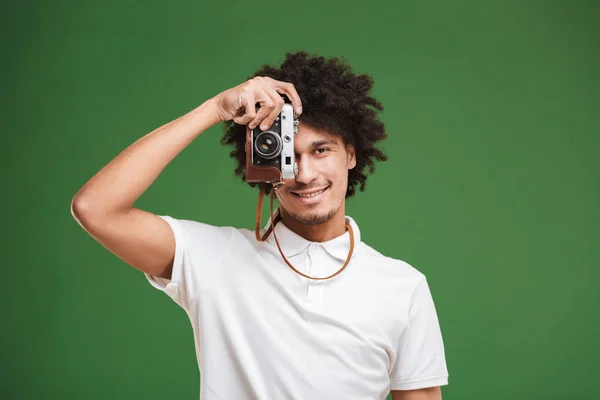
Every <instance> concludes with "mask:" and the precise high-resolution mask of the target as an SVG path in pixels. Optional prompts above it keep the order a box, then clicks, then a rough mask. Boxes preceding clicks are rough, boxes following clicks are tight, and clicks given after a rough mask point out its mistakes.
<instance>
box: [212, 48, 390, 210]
mask: <svg viewBox="0 0 600 400" xmlns="http://www.w3.org/2000/svg"><path fill="white" fill-rule="evenodd" d="M256 76H265V77H271V78H273V79H276V80H279V81H284V82H291V83H293V84H294V87H295V88H296V91H297V92H298V95H299V96H300V99H301V101H302V110H303V111H302V114H301V115H300V117H299V119H300V120H301V121H302V123H303V124H306V125H308V126H310V127H311V128H313V129H315V130H318V131H323V132H327V133H330V134H333V135H335V136H338V137H340V138H341V139H342V141H343V142H344V144H345V145H347V144H351V145H353V146H354V148H355V151H356V166H355V167H354V168H353V169H351V170H349V171H348V190H347V191H346V198H349V197H351V196H353V195H354V194H355V192H356V185H358V184H360V191H361V192H363V191H364V190H365V185H366V181H367V170H368V172H369V173H373V172H374V171H375V161H386V160H387V156H386V155H385V154H384V153H383V151H381V150H379V149H377V148H376V147H375V144H376V143H377V142H379V141H381V140H383V139H385V138H386V137H387V135H386V133H385V128H384V124H383V122H381V121H380V120H379V119H378V115H377V112H378V111H383V105H382V104H381V103H380V102H379V101H377V100H376V99H375V98H373V97H371V96H370V95H369V92H370V91H371V89H372V88H373V79H372V78H371V77H370V76H369V75H366V74H362V75H356V74H355V73H353V72H352V68H351V66H350V65H349V64H348V62H347V60H346V59H345V58H343V57H342V58H338V57H332V58H329V59H326V58H325V57H322V56H318V55H309V54H308V53H306V52H304V51H301V52H297V53H286V57H285V60H284V61H283V63H282V64H281V66H280V67H279V68H277V67H274V66H271V65H267V64H265V65H263V66H262V67H261V68H260V69H259V70H258V71H256V72H255V73H254V74H253V75H252V76H250V77H249V78H248V79H252V78H253V77H256ZM245 130H246V127H245V126H244V125H239V124H237V123H235V122H233V121H231V120H230V121H225V134H224V136H223V137H222V138H221V144H222V145H232V146H233V150H232V151H231V152H230V153H229V155H230V156H231V157H232V158H234V159H235V160H236V161H237V167H236V169H235V172H234V173H235V175H237V176H239V177H240V178H241V179H242V180H244V181H245V167H246V165H245V163H246V152H245V148H244V146H245V142H246V136H245ZM249 184H250V186H255V184H254V183H249Z"/></svg>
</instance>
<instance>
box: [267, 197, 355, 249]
mask: <svg viewBox="0 0 600 400" xmlns="http://www.w3.org/2000/svg"><path fill="white" fill-rule="evenodd" d="M273 214H274V217H275V218H276V217H277V215H278V214H279V208H277V209H276V210H275V212H274V213H273ZM345 219H346V221H348V222H349V223H350V226H351V227H352V232H353V233H354V251H353V256H354V254H356V253H357V251H358V249H359V248H360V246H359V245H360V229H359V228H358V225H357V224H356V222H354V219H352V218H351V217H349V216H347V215H346V216H345ZM270 226H271V218H270V217H269V221H268V222H267V224H266V225H265V228H264V229H263V231H262V232H261V234H264V232H265V231H266V230H267V229H268V228H269V227H270ZM275 234H276V235H277V239H278V240H279V244H280V245H281V250H282V251H283V254H284V255H285V256H286V257H292V256H295V255H296V254H298V253H300V252H301V251H303V250H304V249H305V248H306V247H308V246H309V245H310V244H311V243H316V244H320V245H322V246H323V248H324V249H325V250H326V251H327V252H328V253H329V254H331V255H332V256H333V257H335V258H337V259H339V260H342V261H346V258H348V252H349V251H350V232H348V231H346V232H345V233H344V234H343V235H341V236H338V237H336V238H333V239H331V240H328V241H327V242H311V241H309V240H306V239H304V238H303V237H302V236H300V235H298V234H296V233H295V232H293V231H292V230H290V229H289V228H288V227H287V226H285V224H284V223H283V222H281V221H279V222H278V223H277V224H276V225H275ZM267 242H268V243H269V244H270V245H272V246H273V247H274V248H275V249H277V243H275V238H274V237H273V233H271V234H270V235H269V237H268V238H267Z"/></svg>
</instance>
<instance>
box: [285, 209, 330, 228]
mask: <svg viewBox="0 0 600 400" xmlns="http://www.w3.org/2000/svg"><path fill="white" fill-rule="evenodd" d="M286 212H287V213H288V214H289V215H290V217H292V218H293V219H295V220H296V221H298V222H300V223H301V224H303V225H320V224H324V223H325V222H327V221H329V220H330V219H331V218H333V216H334V215H335V212H336V210H331V211H329V212H310V211H305V212H302V213H295V212H289V211H286Z"/></svg>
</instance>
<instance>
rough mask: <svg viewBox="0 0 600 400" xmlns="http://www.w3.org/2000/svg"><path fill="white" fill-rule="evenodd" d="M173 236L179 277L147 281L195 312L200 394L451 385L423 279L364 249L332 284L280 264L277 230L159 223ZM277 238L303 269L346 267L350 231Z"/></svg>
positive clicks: (287, 233) (338, 393)
mask: <svg viewBox="0 0 600 400" xmlns="http://www.w3.org/2000/svg"><path fill="white" fill-rule="evenodd" d="M161 218H163V219H164V220H165V221H167V222H168V223H169V225H170V226H171V228H172V229H173V232H174V234H175V240H176V250H175V260H174V265H173V274H172V279H171V280H166V279H162V278H158V277H154V276H151V275H148V274H145V275H146V278H147V279H148V280H149V282H150V283H151V284H152V285H153V286H154V287H155V288H157V289H159V290H162V291H164V292H165V293H167V294H168V295H169V296H170V297H171V298H172V299H173V300H174V301H175V302H176V303H177V304H178V305H179V306H181V307H182V308H183V309H185V311H186V312H187V314H188V316H189V318H190V321H191V323H192V326H193V330H194V340H195V347H196V356H197V359H198V365H199V370H200V399H201V400H222V399H260V400H263V399H264V400H271V399H273V400H284V399H285V400H287V399H298V400H307V399H309V400H320V399H323V400H331V399H344V400H359V399H361V400H363V399H364V400H373V399H385V398H386V396H387V395H388V393H389V391H390V390H409V389H419V388H425V387H432V386H441V385H447V384H448V371H447V368H446V361H445V356H444V345H443V342H442V335H441V332H440V327H439V323H438V318H437V314H436V310H435V307H434V303H433V300H432V297H431V294H430V291H429V287H428V285H427V281H426V278H425V276H424V275H423V274H422V273H421V272H419V271H417V270H416V269H415V268H413V267H411V266H410V265H409V264H407V263H405V262H403V261H399V260H395V259H392V258H389V257H386V256H383V255H381V254H380V253H378V252H377V251H375V250H374V249H373V248H371V247H369V246H368V245H367V244H365V243H362V242H361V239H360V231H359V228H358V226H357V225H356V223H355V222H354V220H353V219H352V218H350V217H346V219H347V220H348V221H349V222H350V223H351V225H352V228H353V231H354V236H355V248H354V254H353V256H352V259H351V260H350V263H349V264H348V266H347V267H346V269H345V270H344V271H343V272H342V273H341V274H339V275H337V276H336V277H334V278H332V279H329V280H325V281H314V280H309V279H307V278H304V277H302V276H300V275H298V274H297V273H295V272H294V271H292V269H290V268H289V267H288V266H287V265H286V264H285V263H284V261H283V259H282V258H281V255H280V254H279V251H278V249H277V246H276V244H275V241H274V239H273V235H272V234H271V235H270V236H269V238H268V240H267V241H266V242H262V243H261V242H258V241H257V240H256V238H255V235H254V232H253V231H251V230H248V229H238V228H232V227H216V226H211V225H207V224H203V223H199V222H195V221H188V220H179V219H174V218H171V217H169V216H162V217H161ZM275 230H276V234H277V238H278V239H279V242H280V244H281V247H282V250H283V252H284V254H285V255H286V257H287V258H288V260H289V261H290V262H291V263H292V265H294V267H295V268H296V269H298V270H299V271H302V272H303V273H305V274H307V275H310V276H314V277H325V276H329V275H331V274H333V273H334V272H336V271H337V270H338V269H340V268H341V267H342V265H343V264H344V261H345V259H346V257H347V255H348V250H349V240H350V238H349V234H348V232H346V233H345V234H344V235H342V236H340V237H337V238H335V239H333V240H330V241H328V242H323V243H315V242H310V241H307V240H305V239H304V238H302V237H300V236H299V235H297V234H295V233H294V232H292V231H291V230H289V229H288V228H287V227H286V226H285V225H284V224H283V223H282V222H279V223H278V224H277V225H276V226H275Z"/></svg>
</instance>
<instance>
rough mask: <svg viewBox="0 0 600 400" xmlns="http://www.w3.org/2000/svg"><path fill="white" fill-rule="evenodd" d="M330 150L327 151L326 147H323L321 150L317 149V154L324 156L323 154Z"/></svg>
mask: <svg viewBox="0 0 600 400" xmlns="http://www.w3.org/2000/svg"><path fill="white" fill-rule="evenodd" d="M328 150H329V149H327V148H325V147H321V148H318V149H315V153H317V154H323V153H325V152H327V151H328Z"/></svg>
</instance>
